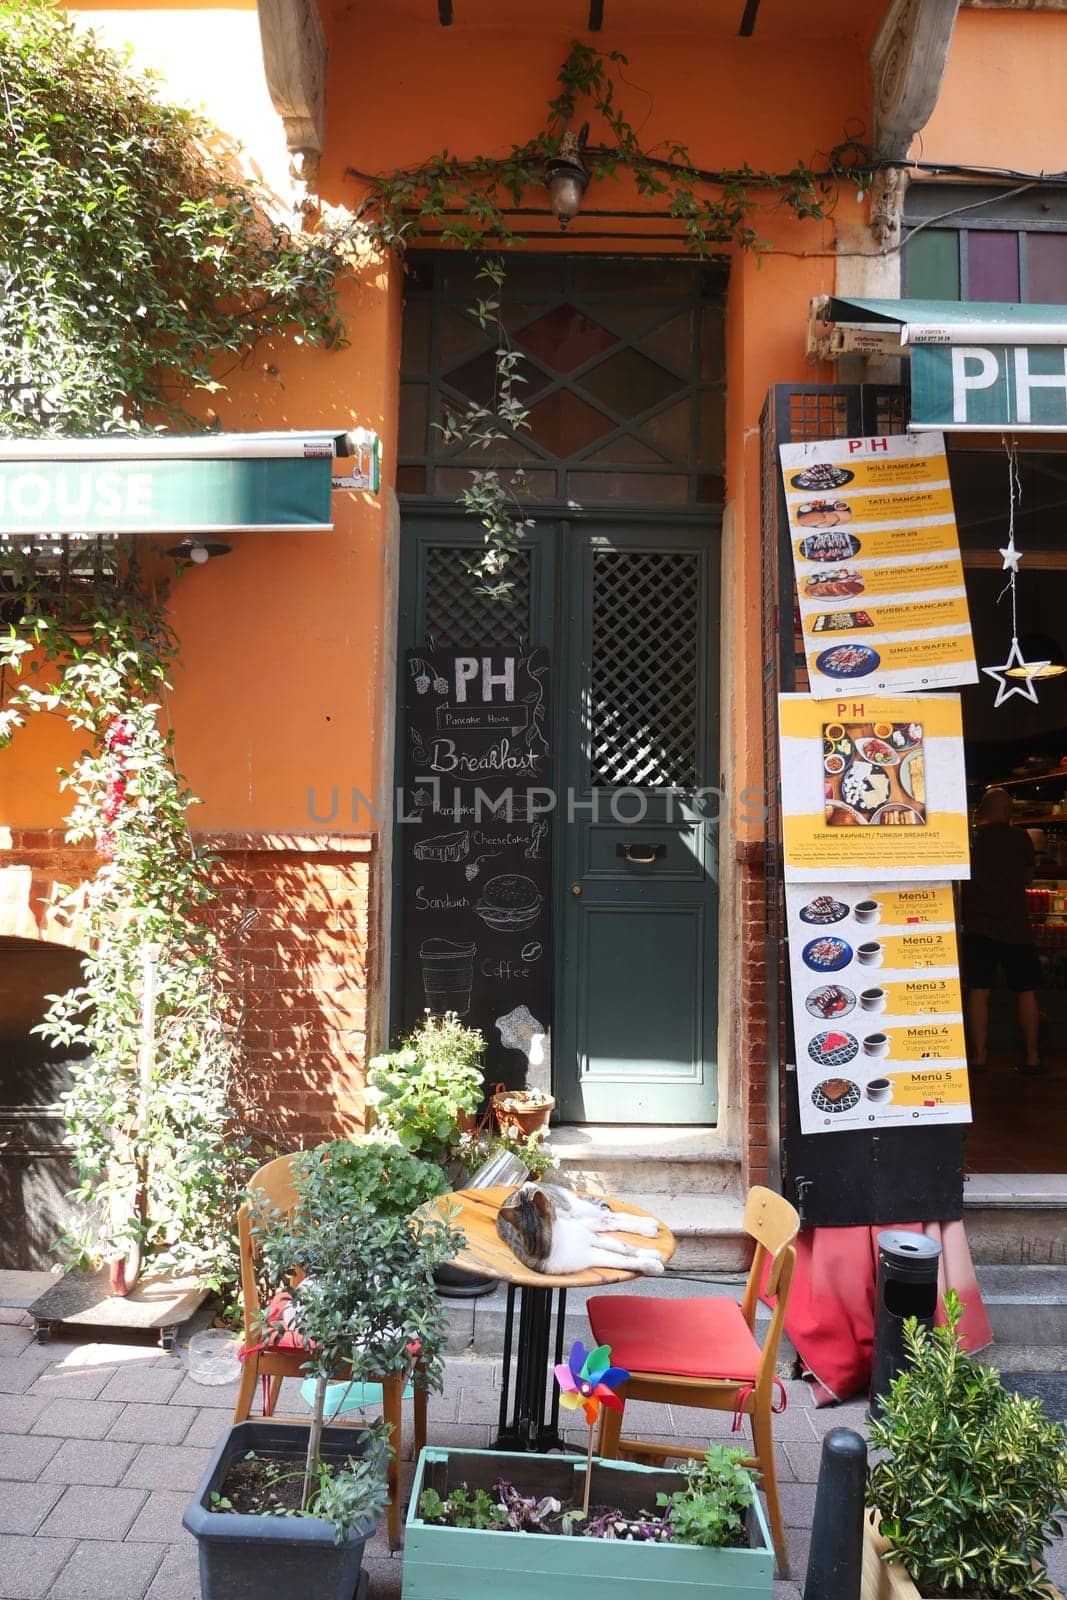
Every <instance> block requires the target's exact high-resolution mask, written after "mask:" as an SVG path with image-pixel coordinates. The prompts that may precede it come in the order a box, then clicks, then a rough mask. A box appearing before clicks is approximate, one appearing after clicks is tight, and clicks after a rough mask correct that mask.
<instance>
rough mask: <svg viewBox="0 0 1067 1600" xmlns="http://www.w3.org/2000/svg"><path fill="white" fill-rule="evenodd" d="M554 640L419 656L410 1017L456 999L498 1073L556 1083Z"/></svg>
mask: <svg viewBox="0 0 1067 1600" xmlns="http://www.w3.org/2000/svg"><path fill="white" fill-rule="evenodd" d="M548 669H549V662H548V652H547V651H545V650H541V649H538V650H533V651H529V652H526V653H520V652H517V651H515V652H509V651H501V650H499V649H485V650H467V651H462V652H460V651H456V652H452V651H437V650H435V651H431V652H429V653H427V652H412V653H411V654H410V655H409V656H408V660H407V693H406V696H405V702H406V717H407V722H406V749H405V774H404V815H403V822H404V824H405V826H404V827H403V828H402V830H401V834H400V837H401V851H402V855H403V874H404V876H403V883H404V929H405V937H404V951H405V955H404V1021H405V1025H406V1026H408V1027H410V1026H411V1025H413V1024H414V1023H415V1022H417V1021H418V1019H419V1018H420V1016H421V1015H422V1014H423V1012H425V1011H429V1012H430V1013H431V1014H432V1015H434V1016H441V1015H443V1014H444V1012H446V1011H455V1012H456V1013H457V1014H458V1015H459V1016H460V1017H461V1018H462V1019H463V1020H464V1022H466V1023H467V1025H468V1026H469V1027H477V1028H480V1029H481V1030H482V1032H483V1034H484V1035H485V1038H486V1044H487V1049H486V1077H487V1080H488V1081H489V1082H497V1081H502V1082H504V1083H506V1084H507V1085H508V1087H510V1088H515V1087H520V1086H522V1085H524V1084H526V1083H527V1082H528V1081H533V1082H536V1083H537V1085H538V1086H540V1087H545V1088H547V1087H548V1080H549V1024H550V1009H549V1007H550V1003H551V969H552V960H551V943H550V939H549V919H550V905H551V893H550V889H551V880H550V876H549V844H550V831H549V821H548V816H547V815H546V814H545V809H546V808H545V805H544V791H545V788H546V786H547V784H548V779H549V756H550V750H549V743H548Z"/></svg>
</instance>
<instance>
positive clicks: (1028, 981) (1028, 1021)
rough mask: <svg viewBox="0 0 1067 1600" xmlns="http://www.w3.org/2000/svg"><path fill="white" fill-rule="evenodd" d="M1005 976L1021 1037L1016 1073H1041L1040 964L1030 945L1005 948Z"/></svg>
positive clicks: (1033, 948) (1042, 1067)
mask: <svg viewBox="0 0 1067 1600" xmlns="http://www.w3.org/2000/svg"><path fill="white" fill-rule="evenodd" d="M1004 973H1005V976H1006V977H1007V980H1008V985H1009V987H1010V988H1011V989H1012V990H1014V993H1015V1003H1016V1006H1017V1007H1018V1012H1019V1031H1020V1032H1021V1034H1022V1036H1023V1059H1022V1061H1021V1062H1020V1063H1019V1071H1020V1072H1025V1073H1028V1074H1029V1073H1038V1072H1044V1070H1045V1069H1044V1066H1043V1064H1042V1061H1041V1037H1040V1035H1041V1012H1040V1011H1039V1009H1038V1004H1037V990H1038V988H1039V987H1040V985H1041V961H1040V958H1039V956H1038V953H1037V950H1036V948H1035V946H1034V945H1032V944H1019V945H1008V946H1005V951H1004Z"/></svg>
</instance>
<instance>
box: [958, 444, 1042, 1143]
mask: <svg viewBox="0 0 1067 1600" xmlns="http://www.w3.org/2000/svg"><path fill="white" fill-rule="evenodd" d="M1045 443H1046V442H1045V441H1036V440H1035V441H1030V440H1027V439H1026V438H1025V437H1023V436H1020V437H1019V438H1018V439H1017V440H1016V444H1017V447H1018V448H1017V454H1016V458H1015V459H1016V466H1017V474H1016V477H1015V483H1016V489H1015V497H1014V498H1015V506H1014V531H1015V544H1016V547H1017V548H1018V550H1019V551H1021V552H1022V559H1021V561H1020V564H1019V571H1018V578H1017V582H1016V606H1017V619H1018V638H1019V641H1020V645H1021V647H1022V652H1023V656H1024V659H1026V660H1027V661H1034V660H1045V659H1047V660H1049V662H1050V667H1049V669H1048V670H1047V675H1044V676H1042V677H1041V678H1040V679H1038V680H1036V682H1035V687H1036V692H1037V703H1036V704H1034V703H1033V702H1032V701H1031V700H1030V699H1028V698H1026V697H1025V696H1024V695H1021V694H1013V695H1011V696H1010V698H1007V699H1005V700H1004V702H1003V704H1002V705H1001V706H1000V707H999V708H996V709H994V700H995V698H996V683H995V680H993V679H990V678H986V677H984V676H983V677H982V680H981V683H980V684H977V685H975V686H971V687H967V688H964V689H963V690H962V691H961V696H962V702H963V732H964V744H965V754H966V765H967V784H968V800H969V803H970V805H971V807H972V808H973V807H974V806H975V805H976V804H977V802H978V800H979V798H980V797H981V795H982V793H983V792H984V790H985V789H986V788H988V787H989V786H990V785H994V784H995V785H997V786H999V787H1003V788H1006V789H1008V790H1009V791H1010V792H1011V794H1012V796H1013V797H1014V799H1015V817H1014V819H1013V824H1014V826H1016V827H1024V828H1027V829H1028V830H1030V834H1031V838H1032V840H1033V842H1034V846H1035V850H1036V855H1037V875H1036V877H1035V879H1034V882H1033V884H1032V886H1031V888H1030V889H1029V891H1028V895H1027V898H1028V901H1029V904H1030V917H1031V924H1032V927H1033V932H1034V938H1035V943H1036V945H1037V949H1038V954H1039V958H1040V965H1041V972H1042V979H1043V983H1042V988H1041V990H1040V991H1039V993H1038V1003H1039V1006H1040V1011H1041V1057H1042V1061H1043V1062H1044V1063H1045V1065H1046V1067H1047V1072H1046V1073H1045V1075H1044V1076H1041V1077H1028V1076H1024V1075H1022V1074H1020V1073H1019V1072H1018V1071H1017V1070H1016V1069H1017V1066H1018V1065H1019V1063H1020V1062H1021V1061H1022V1054H1021V1038H1020V1033H1019V1028H1018V1022H1017V1018H1016V1007H1015V1001H1014V997H1013V996H1012V995H1011V994H1010V993H1009V992H1008V991H1007V990H996V991H994V992H993V994H992V996H991V1001H990V1027H989V1070H988V1072H987V1073H986V1074H984V1075H982V1076H977V1075H975V1076H973V1077H972V1084H971V1091H972V1103H973V1113H974V1121H973V1125H972V1127H971V1129H970V1130H969V1133H968V1136H967V1142H966V1147H965V1166H966V1169H967V1171H968V1172H971V1173H992V1172H995V1173H1067V1139H1065V1129H1067V1032H1065V1030H1067V538H1065V536H1064V535H1065V531H1067V448H1065V443H1064V441H1062V440H1058V439H1051V440H1049V441H1047V446H1048V447H1047V448H1046V447H1044V446H1045ZM949 465H950V472H951V477H952V487H953V495H954V499H955V504H956V515H957V520H958V523H959V529H960V544H961V547H962V550H963V559H964V568H965V573H966V583H967V595H968V601H969V605H970V614H971V625H972V628H973V632H974V640H975V650H976V655H977V660H978V664H979V666H980V667H984V666H993V665H999V664H1000V663H1002V662H1004V661H1005V660H1006V659H1007V656H1008V650H1009V647H1010V644H1011V638H1012V622H1011V595H1010V593H1009V592H1008V582H1007V580H1008V574H1007V573H1006V572H1005V570H1004V568H1003V561H1002V557H1001V555H1000V548H1001V547H1002V546H1005V545H1006V544H1007V541H1008V529H1009V526H1010V524H1011V516H1012V494H1011V482H1012V478H1011V468H1010V461H1009V454H1008V449H1007V448H1006V447H1005V445H1004V443H1002V441H1001V440H1000V439H999V438H996V439H994V438H992V437H990V438H985V439H979V438H976V437H973V436H972V437H971V438H969V439H967V440H962V439H959V440H950V448H949ZM1009 681H1010V680H1009ZM963 978H964V984H965V985H966V981H967V975H966V971H964V974H963Z"/></svg>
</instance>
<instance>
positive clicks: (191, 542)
mask: <svg viewBox="0 0 1067 1600" xmlns="http://www.w3.org/2000/svg"><path fill="white" fill-rule="evenodd" d="M232 549H233V546H232V545H229V544H223V543H222V542H221V540H219V539H197V538H195V537H194V536H193V535H192V534H190V535H189V537H188V538H187V539H183V540H182V542H181V544H172V545H171V547H170V549H169V550H168V551H167V554H168V556H173V558H174V560H175V561H191V562H192V563H193V565H194V566H196V567H202V566H203V565H204V563H205V562H206V561H210V560H211V558H212V556H228V555H229V553H230V551H231V550H232Z"/></svg>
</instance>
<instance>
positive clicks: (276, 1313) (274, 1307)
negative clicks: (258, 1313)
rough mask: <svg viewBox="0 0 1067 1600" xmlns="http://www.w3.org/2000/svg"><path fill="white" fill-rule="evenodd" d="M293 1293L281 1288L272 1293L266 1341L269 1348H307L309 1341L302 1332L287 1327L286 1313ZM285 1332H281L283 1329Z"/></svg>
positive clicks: (265, 1344) (265, 1345) (268, 1308)
mask: <svg viewBox="0 0 1067 1600" xmlns="http://www.w3.org/2000/svg"><path fill="white" fill-rule="evenodd" d="M292 1299H293V1297H292V1295H291V1294H290V1293H289V1291H288V1289H279V1290H278V1292H277V1294H275V1295H272V1297H271V1302H270V1305H269V1306H268V1307H267V1324H268V1329H269V1331H268V1333H267V1337H266V1339H265V1341H264V1347H265V1348H266V1349H267V1350H307V1349H308V1341H307V1340H306V1339H305V1338H304V1337H303V1335H302V1334H299V1333H294V1332H293V1330H292V1329H291V1328H286V1327H285V1313H286V1311H288V1309H289V1306H290V1304H291V1303H292ZM283 1328H284V1329H285V1331H284V1332H281V1330H282V1329H283Z"/></svg>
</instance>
